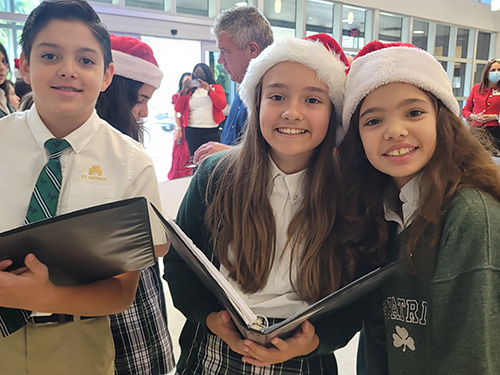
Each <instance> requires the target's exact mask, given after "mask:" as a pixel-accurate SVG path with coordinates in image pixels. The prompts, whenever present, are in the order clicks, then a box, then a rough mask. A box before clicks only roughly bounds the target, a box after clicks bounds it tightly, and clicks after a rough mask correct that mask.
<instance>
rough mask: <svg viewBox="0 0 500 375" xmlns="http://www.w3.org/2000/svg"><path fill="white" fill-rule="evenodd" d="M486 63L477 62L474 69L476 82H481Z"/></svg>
mask: <svg viewBox="0 0 500 375" xmlns="http://www.w3.org/2000/svg"><path fill="white" fill-rule="evenodd" d="M485 66H486V64H476V69H475V70H474V84H476V83H481V77H482V76H483V69H484V67H485Z"/></svg>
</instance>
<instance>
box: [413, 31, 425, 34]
mask: <svg viewBox="0 0 500 375" xmlns="http://www.w3.org/2000/svg"><path fill="white" fill-rule="evenodd" d="M413 34H425V31H424V30H415V31H414V32H413Z"/></svg>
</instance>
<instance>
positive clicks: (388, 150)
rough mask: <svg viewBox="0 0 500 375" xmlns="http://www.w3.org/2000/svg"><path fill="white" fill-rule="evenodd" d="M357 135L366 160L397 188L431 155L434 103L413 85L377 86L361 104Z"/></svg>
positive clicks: (433, 137) (434, 141) (434, 113)
mask: <svg viewBox="0 0 500 375" xmlns="http://www.w3.org/2000/svg"><path fill="white" fill-rule="evenodd" d="M359 134H360V137H361V141H362V142H363V147H364V149H365V153H366V157H367V158H368V160H369V161H370V163H371V164H372V165H373V166H374V167H375V168H377V169H378V170H379V171H381V172H383V173H386V174H388V175H390V176H392V177H393V178H394V181H395V182H396V184H397V186H398V187H399V188H401V187H402V186H403V185H404V184H406V183H407V182H408V181H409V180H410V179H412V178H413V177H414V176H415V175H416V174H417V173H418V172H420V170H421V169H422V168H423V167H424V166H425V165H426V164H427V163H428V162H429V160H430V159H431V157H432V155H433V154H434V149H435V147H436V109H435V104H434V102H433V101H432V100H431V98H430V97H429V95H427V94H426V93H425V92H424V91H422V90H420V89H419V88H417V87H415V86H413V85H410V84H405V83H391V84H388V85H385V86H381V87H379V88H378V89H376V90H374V91H372V92H371V93H370V94H369V95H368V96H367V97H366V98H365V100H364V101H363V104H362V105H361V110H360V118H359Z"/></svg>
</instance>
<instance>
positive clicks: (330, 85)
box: [165, 34, 355, 375]
mask: <svg viewBox="0 0 500 375" xmlns="http://www.w3.org/2000/svg"><path fill="white" fill-rule="evenodd" d="M347 65H348V63H347V60H346V58H345V55H344V53H343V52H342V50H341V49H340V47H339V46H338V44H337V43H336V42H335V40H333V39H332V38H331V37H329V36H327V35H325V34H323V35H318V36H315V37H313V38H312V40H300V39H291V40H282V41H278V42H276V43H275V44H273V45H272V46H270V47H268V48H267V49H265V50H264V51H263V52H262V53H261V54H260V55H259V57H257V58H255V59H254V60H252V61H251V63H250V65H249V68H248V71H247V73H246V75H245V78H244V80H243V82H242V87H241V97H242V99H243V102H244V103H245V105H246V106H247V108H248V111H249V120H248V123H247V130H246V133H245V136H244V139H243V141H242V143H241V145H239V146H237V147H234V148H233V149H231V150H229V151H227V152H222V153H219V154H216V155H213V156H212V157H210V158H207V159H206V160H205V161H204V162H203V163H202V165H201V166H200V168H199V170H198V171H197V172H196V174H195V176H194V178H193V181H192V182H191V185H190V187H189V189H188V192H187V194H186V196H185V197H184V201H183V203H182V205H181V207H180V209H179V213H178V216H177V219H176V221H177V223H178V224H179V225H180V226H181V228H182V229H183V230H184V232H185V233H186V234H187V235H188V236H189V237H190V238H191V239H192V240H193V242H194V243H195V244H196V245H197V246H198V247H199V248H200V249H202V251H203V252H204V253H205V254H206V255H207V257H208V258H209V259H212V260H213V262H214V263H215V264H216V265H217V266H219V269H220V271H221V273H222V275H223V276H225V277H226V278H227V280H228V281H229V282H230V283H231V284H232V285H233V287H234V288H235V289H236V290H237V291H238V292H240V294H241V295H242V297H243V299H244V300H245V301H246V302H247V303H248V305H249V306H250V308H251V309H252V310H253V311H254V312H255V313H256V314H259V315H264V316H266V317H268V320H269V323H270V324H273V323H274V322H276V321H279V320H282V319H284V318H287V317H289V316H291V315H292V314H294V313H295V312H297V311H299V310H301V309H303V308H304V307H305V306H307V305H308V304H310V303H313V302H315V301H317V300H319V299H320V298H322V297H324V296H326V295H328V294H330V293H331V292H333V291H335V290H337V289H338V288H339V287H340V286H342V285H344V284H345V283H346V282H347V281H348V280H350V278H351V277H352V276H353V267H352V265H353V263H354V258H355V257H354V255H353V254H351V253H347V252H340V251H339V250H338V249H336V248H335V247H334V246H333V243H334V240H335V237H336V236H337V233H336V231H335V223H336V217H337V204H338V201H337V200H338V199H339V195H338V193H339V190H340V187H339V185H340V182H339V180H338V176H339V173H338V166H337V162H336V159H335V156H334V151H333V150H334V146H335V142H336V133H338V134H341V133H342V128H341V126H340V124H339V116H340V114H341V111H342V101H343V91H344V82H345V76H346V74H345V71H346V67H347ZM351 271H352V272H351ZM165 278H166V279H167V281H168V282H169V288H170V291H171V293H172V297H173V300H174V304H175V306H176V307H177V308H178V309H179V310H181V311H182V313H184V315H186V317H187V323H186V325H185V326H184V329H183V332H182V335H181V339H180V343H181V349H182V353H181V358H180V360H179V363H178V371H179V372H180V373H181V374H188V373H189V374H238V375H241V374H264V373H265V374H284V373H286V374H336V373H337V365H336V362H335V357H334V355H333V352H332V351H333V349H334V348H335V347H334V345H333V343H332V342H331V340H332V338H333V334H332V331H333V330H336V329H338V328H339V325H332V324H330V320H329V319H323V320H319V321H317V322H315V325H314V326H313V325H312V324H311V323H310V322H308V321H306V322H304V323H303V324H302V325H301V327H300V328H299V329H298V330H297V331H296V332H295V333H294V335H293V336H292V337H290V338H288V339H281V338H278V337H276V338H274V339H272V341H271V343H272V347H270V348H265V347H263V346H261V345H258V344H257V343H255V342H253V341H251V340H248V339H243V338H242V337H241V336H240V333H239V331H238V330H237V329H236V328H235V326H234V324H233V322H232V321H231V318H230V316H229V314H228V312H227V311H221V307H220V305H219V304H218V302H217V299H216V297H215V296H214V295H213V294H211V293H210V291H209V290H207V289H206V288H205V287H204V286H203V284H202V283H201V282H200V281H199V280H198V278H197V277H196V275H195V274H194V273H193V271H192V270H191V269H190V268H189V266H188V265H187V264H186V263H185V262H184V261H183V260H182V259H181V258H180V257H179V255H178V254H177V253H176V252H175V251H170V252H169V253H168V254H167V255H166V257H165Z"/></svg>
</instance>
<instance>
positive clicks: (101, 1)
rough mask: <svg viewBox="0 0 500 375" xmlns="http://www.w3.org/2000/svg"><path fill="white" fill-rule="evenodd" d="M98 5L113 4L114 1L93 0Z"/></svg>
mask: <svg viewBox="0 0 500 375" xmlns="http://www.w3.org/2000/svg"><path fill="white" fill-rule="evenodd" d="M92 1H93V2H96V3H105V4H113V0H92Z"/></svg>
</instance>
